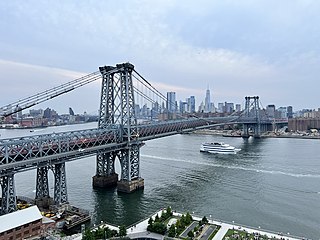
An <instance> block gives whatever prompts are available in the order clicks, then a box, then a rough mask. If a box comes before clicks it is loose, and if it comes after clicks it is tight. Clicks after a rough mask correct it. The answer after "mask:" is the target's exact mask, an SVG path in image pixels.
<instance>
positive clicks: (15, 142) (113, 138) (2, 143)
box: [0, 128, 120, 165]
mask: <svg viewBox="0 0 320 240" xmlns="http://www.w3.org/2000/svg"><path fill="white" fill-rule="evenodd" d="M119 134H120V131H119V129H118V128H109V129H89V130H82V131H73V132H62V133H52V134H44V135H36V136H29V137H23V138H12V139H2V140H0V165H3V164H10V163H14V162H18V161H24V160H27V159H31V158H37V157H44V156H49V155H54V154H58V153H64V152H70V151H76V150H78V151H80V152H81V151H82V150H83V149H85V148H89V147H93V146H97V145H105V144H109V143H115V142H117V141H119V139H120V136H119Z"/></svg>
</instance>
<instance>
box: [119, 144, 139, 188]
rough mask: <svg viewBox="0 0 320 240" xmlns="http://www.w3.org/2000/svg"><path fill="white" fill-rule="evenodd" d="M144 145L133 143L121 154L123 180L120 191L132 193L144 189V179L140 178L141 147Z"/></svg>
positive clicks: (120, 182) (120, 183) (121, 180)
mask: <svg viewBox="0 0 320 240" xmlns="http://www.w3.org/2000/svg"><path fill="white" fill-rule="evenodd" d="M142 145H143V144H142V143H139V142H135V143H131V144H130V146H129V147H128V148H126V149H122V150H121V152H120V154H119V159H120V164H121V179H120V181H119V182H118V191H119V192H125V193H131V192H134V191H137V190H139V189H143V188H144V179H143V178H141V176H140V147H141V146H142Z"/></svg>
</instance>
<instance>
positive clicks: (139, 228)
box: [75, 210, 305, 240]
mask: <svg viewBox="0 0 320 240" xmlns="http://www.w3.org/2000/svg"><path fill="white" fill-rule="evenodd" d="M162 211H163V210H160V211H158V212H156V213H154V214H153V215H152V216H151V217H152V218H153V219H155V217H156V216H157V215H158V216H160V217H161V214H162ZM182 215H183V214H182V213H178V212H173V216H172V217H171V219H176V220H177V219H180V217H181V216H182ZM191 216H192V219H193V222H192V223H191V224H190V225H189V226H187V227H186V230H185V231H188V229H189V228H190V227H191V226H192V225H194V223H198V222H199V221H201V219H203V218H201V217H198V216H194V215H191ZM149 219H150V217H148V218H146V219H144V220H142V221H140V222H138V223H135V224H133V225H130V226H128V227H127V228H126V232H127V235H126V237H128V238H129V239H159V240H161V239H172V238H169V237H168V236H167V235H161V234H157V233H152V232H150V231H148V230H147V227H148V224H149V223H148V222H149ZM169 225H170V221H168V224H167V229H169ZM210 226H213V227H214V229H216V228H217V229H218V230H217V231H208V230H210ZM99 228H101V229H105V228H109V229H112V230H116V231H119V228H118V227H115V226H113V225H111V224H108V223H103V222H101V224H100V225H99V226H95V227H94V228H93V229H92V231H97V230H98V229H99ZM202 229H203V230H202V231H201V232H199V235H198V236H197V238H196V239H204V240H208V239H213V240H224V239H239V238H238V237H237V236H238V234H240V233H241V232H244V233H246V234H249V235H254V236H256V237H259V236H261V238H259V239H274V240H277V239H279V240H280V239H283V240H302V239H305V238H303V237H297V236H291V235H290V233H286V234H284V233H280V232H279V233H276V232H272V231H268V230H262V229H261V228H260V227H259V228H258V229H256V228H252V227H248V226H243V225H240V224H237V223H234V222H233V223H229V222H224V221H222V220H216V219H212V218H211V215H210V218H209V219H208V223H207V224H206V226H205V227H203V228H202ZM192 230H193V229H191V231H192ZM208 232H209V233H208ZM230 232H231V233H232V234H233V235H234V236H235V237H234V238H232V237H231V238H230V235H229V234H230ZM75 239H77V240H80V239H82V236H77V238H75ZM174 239H183V238H182V234H180V235H179V236H176V237H175V238H174Z"/></svg>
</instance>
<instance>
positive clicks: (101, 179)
mask: <svg viewBox="0 0 320 240" xmlns="http://www.w3.org/2000/svg"><path fill="white" fill-rule="evenodd" d="M117 182H118V174H117V173H114V174H112V175H110V176H97V175H96V176H93V177H92V185H93V187H98V188H110V187H115V186H117Z"/></svg>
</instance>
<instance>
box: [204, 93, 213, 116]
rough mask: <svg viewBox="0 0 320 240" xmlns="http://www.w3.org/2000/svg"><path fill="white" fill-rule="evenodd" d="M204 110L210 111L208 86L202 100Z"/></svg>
mask: <svg viewBox="0 0 320 240" xmlns="http://www.w3.org/2000/svg"><path fill="white" fill-rule="evenodd" d="M204 112H211V103H210V90H209V88H208V89H207V91H206V98H205V100H204Z"/></svg>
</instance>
